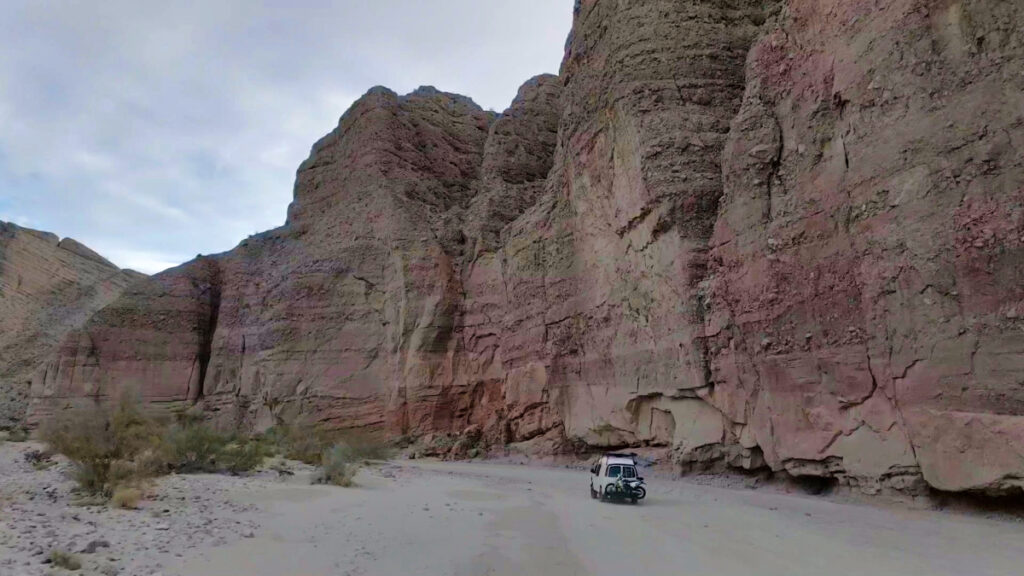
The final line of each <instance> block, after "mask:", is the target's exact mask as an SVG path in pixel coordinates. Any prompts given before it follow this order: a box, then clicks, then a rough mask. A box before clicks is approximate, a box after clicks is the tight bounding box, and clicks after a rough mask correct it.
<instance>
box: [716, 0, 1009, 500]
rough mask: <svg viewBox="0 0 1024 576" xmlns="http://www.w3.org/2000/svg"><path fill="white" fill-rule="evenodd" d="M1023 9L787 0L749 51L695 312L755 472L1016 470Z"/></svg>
mask: <svg viewBox="0 0 1024 576" xmlns="http://www.w3.org/2000/svg"><path fill="white" fill-rule="evenodd" d="M1022 24H1024V5H1021V4H1020V3H1006V2H991V1H984V0H969V1H944V2H919V1H909V0H898V1H894V2H888V3H886V7H885V8H884V9H879V8H877V7H876V6H875V5H874V3H872V2H856V1H839V0H832V1H828V2H818V1H810V0H807V1H803V0H800V1H797V0H791V1H790V2H788V3H787V5H786V10H785V11H784V12H783V14H782V16H781V17H780V18H779V19H778V21H777V23H776V24H774V25H771V26H770V27H769V28H768V29H767V30H766V32H765V34H764V36H762V38H761V39H760V40H759V42H758V43H757V45H756V46H755V47H754V49H753V50H752V51H751V53H750V56H749V58H748V69H747V89H746V94H745V95H744V99H743V107H742V109H741V110H740V113H739V114H738V115H737V117H736V118H735V119H734V120H733V123H732V130H731V132H730V136H729V141H728V143H727V145H726V150H725V154H724V156H723V158H724V160H723V175H724V184H725V188H724V196H723V199H722V209H721V212H720V215H719V219H718V222H717V224H716V227H715V234H714V237H713V241H712V249H711V256H710V257H711V267H710V274H709V279H708V280H707V281H706V282H707V306H708V308H709V309H710V313H709V314H708V315H707V324H706V327H707V335H708V338H709V340H708V353H709V358H710V359H711V366H710V367H711V374H712V376H711V378H712V382H713V383H714V385H715V391H714V395H713V399H714V402H713V403H714V404H715V405H716V406H718V407H719V408H720V409H722V410H723V412H724V413H725V414H726V415H727V416H728V417H729V419H730V420H733V421H742V422H747V423H749V426H750V427H751V431H752V436H753V441H756V442H757V444H758V446H760V447H761V448H762V450H763V451H764V455H765V458H766V460H767V462H768V463H769V464H770V465H771V466H772V467H775V468H780V467H782V468H786V469H789V470H790V471H791V472H793V473H795V474H820V475H837V476H840V477H845V478H848V479H849V480H850V481H851V482H853V483H857V484H861V485H864V486H866V487H869V488H874V487H876V486H877V485H878V482H879V480H881V481H882V482H883V483H884V482H886V481H891V482H895V483H897V484H902V483H904V482H905V481H906V478H907V477H908V476H913V475H916V474H917V473H918V472H920V473H922V474H923V476H924V479H925V480H926V481H927V482H928V484H930V485H931V486H934V487H936V488H939V489H942V490H965V489H987V490H991V491H996V492H998V491H1003V490H1006V489H1009V488H1011V487H1018V488H1019V487H1020V486H1021V485H1022V480H1021V478H1022V474H1021V473H1022V471H1024V410H1022V409H1024V403H1022V402H1024V388H1022V387H1021V385H1022V383H1024V331H1022V328H1024V324H1022V323H1021V320H1020V319H1019V318H1018V315H1019V314H1020V311H1021V307H1022V305H1024V303H1022V300H1021V299H1022V296H1024V284H1022V282H1021V280H1022V279H1024V236H1022V234H1021V232H1022V231H1024V228H1022V226H1024V157H1022V154H1021V152H1022V150H1024V148H1022V145H1024V91H1022V89H1024V76H1022V75H1021V73H1020V71H1021V70H1024V32H1022V30H1024V27H1022Z"/></svg>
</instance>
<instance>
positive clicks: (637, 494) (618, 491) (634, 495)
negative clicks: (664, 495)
mask: <svg viewBox="0 0 1024 576" xmlns="http://www.w3.org/2000/svg"><path fill="white" fill-rule="evenodd" d="M614 487H615V489H614V491H613V492H610V493H609V496H612V497H615V498H621V499H623V500H629V501H630V502H632V503H633V504H636V503H637V501H639V500H643V499H644V498H646V497H647V489H646V488H645V485H644V479H643V478H619V479H618V480H616V481H615V484H614Z"/></svg>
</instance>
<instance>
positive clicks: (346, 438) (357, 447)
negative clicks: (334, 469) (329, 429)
mask: <svg viewBox="0 0 1024 576" xmlns="http://www.w3.org/2000/svg"><path fill="white" fill-rule="evenodd" d="M337 446H339V447H342V448H343V449H344V450H345V451H346V452H347V455H348V460H349V461H350V462H355V461H365V460H388V459H390V458H391V457H392V456H394V448H393V447H392V446H391V445H390V444H388V443H387V442H384V441H383V440H381V439H380V438H378V437H375V436H372V435H369V434H363V433H359V432H346V433H342V434H341V435H340V436H339V440H338V444H337Z"/></svg>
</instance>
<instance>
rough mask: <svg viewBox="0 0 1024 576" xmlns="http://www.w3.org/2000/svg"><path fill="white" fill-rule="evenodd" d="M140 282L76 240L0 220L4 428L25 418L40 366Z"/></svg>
mask: <svg viewBox="0 0 1024 576" xmlns="http://www.w3.org/2000/svg"><path fill="white" fill-rule="evenodd" d="M139 277H141V275H140V274H136V273H134V272H130V271H121V270H119V269H118V268H117V267H116V266H114V265H113V264H111V263H110V262H108V261H107V260H105V259H104V258H103V257H101V256H99V255H98V254H96V253H95V252H93V251H92V250H90V249H89V248H86V247H85V246H83V245H82V244H80V243H78V242H76V241H75V240H72V239H71V238H65V239H63V240H61V239H60V238H58V237H56V236H54V235H53V234H48V233H46V232H38V231H35V230H29V229H27V228H22V227H20V226H15V225H14V224H8V223H6V222H0V327H2V328H0V428H9V427H12V426H15V425H17V424H20V423H21V422H22V420H23V419H24V417H25V410H26V407H27V405H28V393H29V385H30V383H31V381H32V373H33V370H34V369H35V368H36V366H38V365H39V364H40V363H41V362H43V361H44V360H46V359H47V357H49V356H50V355H52V354H53V353H54V352H55V351H56V346H57V345H58V344H59V343H60V341H61V340H62V339H63V338H64V336H65V335H66V334H68V332H70V331H71V330H74V329H76V328H80V327H81V326H82V324H84V323H85V321H86V320H88V319H89V317H90V316H91V315H92V314H93V313H94V312H96V311H97V310H99V309H100V308H103V307H104V306H106V305H107V304H109V303H111V302H112V301H114V300H115V299H116V298H117V297H118V296H119V295H120V294H121V291H122V290H124V288H125V286H127V285H128V284H130V283H131V282H132V281H133V280H134V279H136V278H139Z"/></svg>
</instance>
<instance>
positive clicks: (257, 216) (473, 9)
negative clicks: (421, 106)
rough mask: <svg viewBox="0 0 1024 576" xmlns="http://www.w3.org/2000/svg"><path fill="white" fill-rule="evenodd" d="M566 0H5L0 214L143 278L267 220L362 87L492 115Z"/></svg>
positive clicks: (564, 26) (546, 46) (544, 42)
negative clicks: (425, 91) (421, 93)
mask: <svg viewBox="0 0 1024 576" xmlns="http://www.w3.org/2000/svg"><path fill="white" fill-rule="evenodd" d="M571 11H572V3H571V2H569V1H568V0H565V1H555V0H489V1H484V2H481V1H480V0H446V1H445V2H408V1H405V0H375V1H371V0H348V1H327V0H323V1H307V2H292V3H284V2H267V3H252V2H248V1H243V0H221V1H216V2H213V1H211V2H196V3H193V2H162V1H161V2H157V1H152V0H151V1H141V2H140V1H138V0H107V1H105V2H101V3H95V2H93V3H78V2H72V1H70V0H67V1H56V0H7V1H6V2H5V3H4V17H3V18H0V209H2V210H3V211H4V212H5V213H7V214H12V215H13V214H17V215H18V216H20V217H22V221H23V222H28V223H29V224H26V225H31V226H33V227H38V228H42V229H46V230H49V231H53V232H55V233H57V234H58V235H61V236H72V237H74V238H76V239H78V240H80V241H82V242H84V243H86V244H88V245H90V246H91V247H93V248H94V249H96V250H97V251H99V252H101V253H103V254H104V255H105V256H107V257H108V258H110V259H111V260H113V261H114V262H117V263H118V264H120V265H122V266H126V267H135V268H139V269H144V270H146V271H152V270H155V269H156V268H160V267H165V266H166V265H169V264H177V263H179V262H181V261H183V260H185V259H188V258H191V257H193V256H194V255H195V254H197V253H214V252H220V251H223V250H227V249H230V248H231V247H233V246H234V245H236V244H237V242H238V241H239V240H241V239H242V238H243V237H245V236H246V235H248V234H251V233H253V232H256V231H260V230H265V229H267V228H271V227H274V226H277V225H280V224H281V223H282V222H283V221H284V217H285V211H286V207H287V204H288V202H289V201H290V200H291V189H292V179H293V177H294V172H295V168H296V167H297V166H298V164H299V163H300V162H301V161H302V160H303V159H304V158H305V157H306V155H307V154H308V153H309V148H310V146H311V145H312V144H313V142H315V141H316V140H317V139H318V138H319V137H320V136H322V135H323V134H325V133H327V132H328V131H330V130H331V129H332V128H333V127H334V126H335V125H336V123H337V120H338V117H339V116H340V115H341V114H342V113H343V112H344V110H345V109H346V108H347V107H348V106H349V105H350V104H351V102H352V101H354V100H355V98H357V97H358V96H359V95H361V94H362V93H363V92H365V91H366V90H367V89H368V88H370V87H371V86H374V85H377V84H382V85H385V86H389V87H391V88H392V89H394V90H396V91H398V92H408V91H411V90H413V89H415V88H416V87H417V86H419V85H422V84H431V85H434V86H437V87H438V88H441V89H443V90H448V91H453V92H461V93H464V94H467V95H469V96H471V97H473V98H474V99H475V100H476V101H477V102H478V103H479V104H481V105H482V106H483V107H485V108H494V109H498V110H501V109H503V108H505V107H506V106H507V105H508V103H509V102H510V101H511V99H512V97H513V96H514V95H515V92H516V89H517V88H518V86H519V84H520V83H521V82H523V81H524V80H526V79H527V78H529V77H530V76H533V75H535V74H538V73H541V72H556V71H557V67H558V63H559V61H560V59H561V56H562V54H561V52H562V46H563V43H564V39H565V35H566V34H567V33H568V30H569V25H570V18H571Z"/></svg>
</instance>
